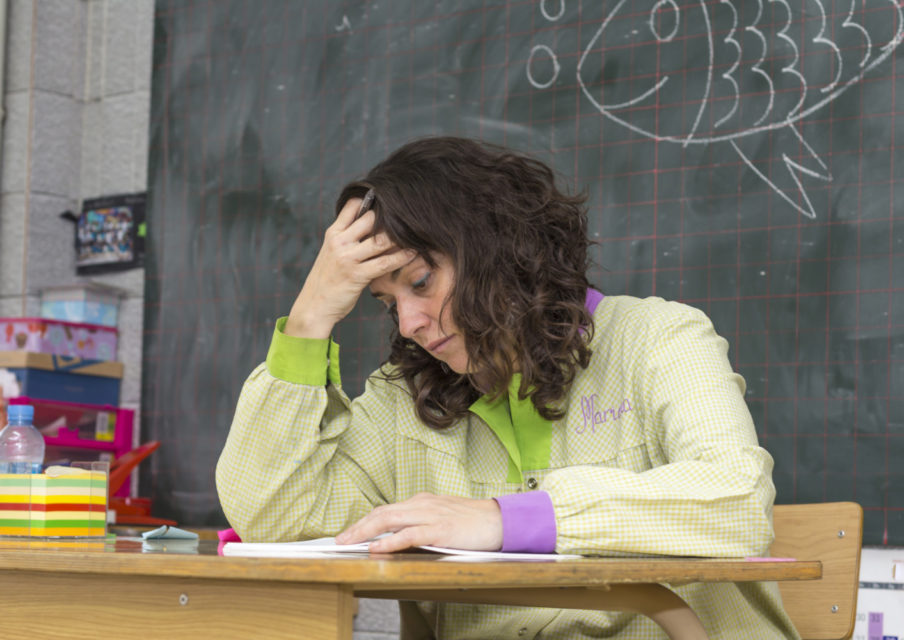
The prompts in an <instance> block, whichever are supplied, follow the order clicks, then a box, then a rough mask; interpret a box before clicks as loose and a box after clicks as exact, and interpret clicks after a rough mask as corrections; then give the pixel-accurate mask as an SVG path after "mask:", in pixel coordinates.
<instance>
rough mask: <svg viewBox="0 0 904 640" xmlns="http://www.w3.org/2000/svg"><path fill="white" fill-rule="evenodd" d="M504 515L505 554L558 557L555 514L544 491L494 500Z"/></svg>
mask: <svg viewBox="0 0 904 640" xmlns="http://www.w3.org/2000/svg"><path fill="white" fill-rule="evenodd" d="M494 500H496V502H497V504H498V505H499V510H500V511H501V512H502V551H510V552H513V553H515V552H521V553H555V550H556V513H555V511H554V510H553V508H552V498H550V497H549V494H548V493H546V492H545V491H530V492H528V493H513V494H511V495H507V496H499V497H498V498H494Z"/></svg>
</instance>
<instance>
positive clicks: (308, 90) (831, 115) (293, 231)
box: [142, 0, 904, 545]
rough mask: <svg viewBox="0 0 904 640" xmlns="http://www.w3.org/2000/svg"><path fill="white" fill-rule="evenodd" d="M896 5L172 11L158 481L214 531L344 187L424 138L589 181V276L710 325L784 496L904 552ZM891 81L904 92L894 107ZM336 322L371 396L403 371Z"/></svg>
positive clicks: (162, 20) (157, 344) (358, 328)
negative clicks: (242, 397) (242, 413)
mask: <svg viewBox="0 0 904 640" xmlns="http://www.w3.org/2000/svg"><path fill="white" fill-rule="evenodd" d="M902 14H904V9H902V8H901V6H900V5H899V3H897V2H893V1H891V0H806V1H805V2H795V1H791V0H787V1H786V0H771V1H769V2H766V1H765V0H763V1H762V2H760V1H759V0H751V1H747V0H743V1H742V0H724V1H723V2H702V1H699V0H647V1H640V0H637V1H634V2H629V1H626V0H604V1H595V2H590V1H589V0H581V1H579V0H549V1H545V2H544V1H540V0H534V1H520V2H515V1H512V2H500V1H494V0H481V1H478V0H462V1H460V2H448V1H443V0H436V1H432V2H414V1H409V2H401V1H399V2H388V1H385V0H384V1H383V2H375V1H373V0H371V1H364V0H348V1H342V2H338V1H333V0H321V1H319V2H315V1H313V0H312V1H290V0H255V1H253V2H252V1H251V0H247V1H238V0H234V1H231V2H227V1H224V2H215V3H210V2H200V1H193V2H185V1H179V2H176V1H175V0H169V1H168V0H159V1H158V3H157V7H156V22H155V38H154V70H153V90H152V114H151V145H150V154H149V156H150V165H149V170H150V174H149V175H150V184H149V205H148V214H147V217H148V256H147V286H146V291H147V305H146V309H147V311H146V318H145V350H144V363H145V370H144V376H143V380H144V381H143V397H142V403H143V418H142V434H143V437H145V438H147V439H150V438H153V439H158V440H161V441H162V442H163V446H162V447H161V448H160V450H159V452H158V453H157V454H155V458H154V462H153V464H152V465H150V466H149V467H148V469H146V470H145V471H144V476H143V481H144V485H143V486H145V487H149V491H150V492H151V493H152V497H153V498H154V500H155V504H156V505H157V509H158V512H159V513H161V514H164V515H172V516H174V517H176V518H177V519H179V520H180V522H183V523H185V524H221V523H223V522H224V521H223V517H222V514H221V513H220V511H219V509H218V507H217V501H216V495H215V492H214V483H213V468H214V464H215V462H216V459H217V456H218V454H219V452H220V449H221V447H222V444H223V442H224V440H225V437H226V433H227V430H228V428H229V424H230V419H231V416H232V411H233V408H234V405H235V400H236V398H237V395H238V392H239V389H240V387H241V384H242V381H243V379H244V377H245V376H246V375H247V374H248V373H249V372H250V370H251V369H252V368H253V367H254V366H255V365H256V364H257V363H258V362H260V361H262V360H263V358H264V356H265V354H266V349H267V345H268V343H269V338H270V334H271V332H272V329H273V323H274V321H275V320H276V318H277V317H279V316H280V315H285V314H286V313H287V312H288V310H289V307H290V306H291V303H292V301H293V299H294V297H295V295H296V294H297V292H298V290H299V288H300V286H301V283H302V282H303V280H304V277H305V274H306V273H307V271H308V269H309V268H310V266H311V263H312V261H313V259H314V257H315V255H316V252H317V249H318V247H319V243H320V240H321V238H322V234H323V231H324V230H325V228H326V227H327V226H328V224H329V223H330V221H331V219H332V217H333V205H334V200H335V198H336V196H337V195H338V191H339V188H340V187H341V186H342V185H343V184H344V183H346V182H347V181H349V180H351V179H353V178H355V177H358V176H360V175H361V174H363V173H364V172H365V171H366V170H367V169H368V168H369V167H370V166H371V165H373V164H374V163H375V162H377V161H378V160H380V159H382V158H383V157H384V156H385V155H386V154H387V153H388V152H389V151H391V150H392V149H394V148H396V147H398V146H399V145H401V144H403V143H405V142H407V141H409V140H410V139H412V138H414V137H417V136H422V135H426V134H437V133H442V134H454V135H465V136H474V137H479V138H483V139H485V140H489V141H492V142H497V143H502V144H505V145H508V146H511V147H514V148H517V149H520V150H522V151H526V152H529V153H531V154H533V155H535V156H536V157H538V158H540V159H541V160H544V161H546V162H548V163H549V164H551V165H552V166H554V167H555V168H556V169H557V171H559V172H560V173H561V175H562V177H563V182H564V183H565V184H566V185H568V186H569V187H570V188H572V189H574V190H586V191H587V193H588V195H589V197H590V199H589V206H590V220H591V232H592V235H593V239H594V240H595V241H596V245H595V247H594V252H593V257H594V261H595V266H594V269H593V272H592V280H593V281H594V282H595V284H596V285H597V286H598V287H599V288H600V289H602V290H603V291H604V292H606V293H610V294H615V293H630V294H633V295H637V296H648V295H657V296H662V297H665V298H670V299H676V300H681V301H684V302H687V303H689V304H691V305H694V306H697V307H699V308H701V309H703V310H704V311H706V312H707V313H708V314H709V315H710V316H711V317H712V319H713V321H714V323H715V325H716V328H717V330H718V331H719V332H720V333H721V334H722V335H724V336H725V337H726V338H727V339H728V340H729V342H730V344H731V352H730V357H731V359H732V363H733V365H734V366H735V368H736V369H737V370H738V371H740V372H741V373H742V374H743V375H744V377H745V378H746V380H747V383H748V388H747V400H748V403H749V406H750V408H751V410H752V412H753V414H754V417H755V420H756V423H757V428H758V430H759V434H760V438H761V442H762V443H763V444H764V446H766V447H767V448H768V449H769V450H770V452H771V453H772V454H773V456H774V458H775V461H776V467H775V481H776V485H777V487H778V502H782V503H789V502H811V501H825V500H856V501H858V502H860V503H861V504H862V505H863V507H864V509H865V513H866V525H865V541H866V543H869V544H883V543H885V544H897V545H900V544H904V476H902V471H901V468H902V465H901V461H902V460H904V418H902V416H904V410H902V409H904V406H902V404H904V401H902V397H904V342H902V339H901V336H902V333H904V289H902V287H904V267H902V264H904V220H902V214H901V213H900V211H901V210H902V208H904V206H902V205H904V178H902V176H904V172H902V168H904V112H902V111H901V109H900V105H901V104H902V102H904V76H902V74H901V68H902V66H901V65H902V63H904V62H902V56H904V53H902V51H904V48H901V47H899V45H900V43H901V40H902V32H904V15H902ZM899 89H900V91H899ZM387 332H388V326H387V324H386V318H385V316H384V314H383V313H382V311H381V310H380V309H378V308H376V306H375V304H374V303H373V302H372V301H362V302H361V303H360V304H359V308H357V309H356V310H355V313H354V315H353V316H352V317H350V318H349V319H348V320H347V321H346V322H345V323H344V324H343V325H341V326H340V328H339V330H338V335H337V339H338V340H339V342H340V343H341V344H342V347H343V359H342V363H341V364H342V369H343V379H344V381H345V384H346V386H347V387H348V388H349V389H350V390H352V391H358V390H360V389H361V388H362V385H363V379H364V377H365V376H366V375H367V374H368V373H369V372H370V371H371V370H373V369H374V368H375V367H376V366H377V365H378V363H379V362H380V360H381V358H382V357H383V356H385V355H386V352H385V346H384V345H385V339H384V338H385V335H386V334H387Z"/></svg>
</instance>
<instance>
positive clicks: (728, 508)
mask: <svg viewBox="0 0 904 640" xmlns="http://www.w3.org/2000/svg"><path fill="white" fill-rule="evenodd" d="M660 304H661V305H663V306H662V307H660V310H659V311H657V312H656V313H650V310H649V309H645V310H644V315H643V316H642V317H641V316H640V315H638V316H637V317H635V318H634V319H633V320H632V324H633V325H634V326H640V327H641V328H640V329H625V330H626V331H627V332H629V334H630V338H629V339H626V341H625V344H632V345H633V346H634V347H636V349H622V353H623V354H624V356H623V357H624V358H625V359H626V360H625V364H624V366H625V370H626V371H629V372H630V373H629V375H630V376H631V378H632V381H633V382H632V386H633V388H634V394H635V395H634V398H635V400H636V401H637V403H638V404H639V406H635V407H634V409H635V411H636V410H638V409H639V410H640V412H641V414H642V419H643V420H644V425H645V426H644V433H645V438H646V447H647V451H648V452H649V453H650V456H651V458H652V459H653V468H651V469H649V470H647V471H644V472H640V473H637V472H632V471H629V470H625V469H618V468H609V467H603V466H580V467H573V468H568V469H562V470H560V471H556V472H553V473H551V474H550V475H549V476H548V477H547V478H546V479H545V482H544V483H543V484H542V485H541V488H542V489H544V490H546V491H548V492H549V494H550V496H551V498H552V501H553V504H554V508H555V512H556V524H557V544H556V550H557V551H558V552H559V553H594V552H625V553H651V554H670V555H688V556H714V557H726V556H727V557H731V556H748V555H757V554H763V553H765V552H766V551H767V549H768V547H769V545H770V544H771V542H772V536H773V532H772V504H773V500H774V498H775V488H774V485H773V483H772V475H771V474H772V465H773V461H772V458H771V456H770V455H769V453H768V452H766V451H765V450H764V449H762V448H761V447H759V446H758V444H757V437H756V432H755V429H754V425H753V420H752V418H751V416H750V412H749V411H748V409H747V405H746V404H745V402H744V389H745V385H744V380H743V378H741V376H740V375H738V374H736V373H734V372H733V371H732V369H731V366H730V364H729V361H728V357H727V353H728V343H727V342H726V341H725V340H724V339H723V338H721V337H719V336H718V335H717V334H716V332H715V330H714V328H713V326H712V323H711V322H710V321H709V319H708V318H707V317H706V316H705V315H704V314H703V313H702V312H700V311H698V310H696V309H693V308H691V307H688V306H685V305H680V304H677V303H662V302H660ZM666 307H667V308H666ZM638 354H646V355H645V356H644V355H638ZM628 358H631V360H632V362H628V361H627V359H628Z"/></svg>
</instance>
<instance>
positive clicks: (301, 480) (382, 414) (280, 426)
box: [216, 318, 393, 542]
mask: <svg viewBox="0 0 904 640" xmlns="http://www.w3.org/2000/svg"><path fill="white" fill-rule="evenodd" d="M284 326H285V318H281V319H280V320H279V321H277V325H276V329H275V331H274V333H273V339H272V342H271V345H270V350H269V352H268V354H267V360H266V362H265V363H264V364H261V365H259V366H258V367H257V368H255V369H254V371H252V373H251V375H250V376H249V377H248V379H247V380H246V381H245V384H244V386H243V387H242V391H241V394H240V396H239V399H238V403H237V406H236V411H235V416H234V418H233V422H232V426H231V428H230V430H229V434H228V436H227V439H226V444H225V446H224V448H223V451H222V453H221V455H220V459H219V461H218V463H217V468H216V483H217V492H218V494H219V498H220V504H221V505H222V508H223V512H224V513H225V514H226V517H227V519H228V520H229V523H230V525H231V526H232V527H233V528H234V529H235V530H236V532H237V533H238V534H239V535H240V536H241V538H242V540H244V541H246V542H253V541H285V540H298V539H306V538H315V537H321V536H332V535H335V534H337V533H338V532H339V531H341V530H342V529H343V528H345V527H346V526H348V525H349V524H351V523H352V522H354V521H356V520H358V519H359V518H361V517H362V516H364V515H365V514H366V513H368V512H369V511H370V510H371V509H372V508H373V507H374V506H376V505H378V504H384V503H386V502H389V501H392V499H393V495H392V492H393V484H392V481H391V471H390V468H389V465H390V462H389V461H390V453H391V446H390V444H389V441H390V434H389V432H388V429H387V428H386V427H385V426H384V427H383V428H382V429H378V428H377V425H378V423H381V424H384V425H385V424H386V421H387V419H388V417H389V416H391V415H392V411H391V409H390V407H389V405H390V399H389V398H388V397H387V394H385V393H381V392H380V391H379V390H378V389H375V388H374V386H373V385H371V384H370V383H368V388H367V390H366V391H365V393H364V394H363V395H362V396H361V397H360V398H358V399H357V400H355V402H354V403H352V402H350V401H349V399H348V397H347V396H346V395H345V393H344V392H343V391H342V387H341V381H340V378H339V347H338V345H337V344H336V343H334V342H332V341H331V340H315V339H305V338H295V337H291V336H287V335H285V334H284V333H283V332H282V329H283V327H284ZM349 434H354V437H349ZM327 507H329V508H327Z"/></svg>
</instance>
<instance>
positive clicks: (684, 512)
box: [216, 296, 798, 640]
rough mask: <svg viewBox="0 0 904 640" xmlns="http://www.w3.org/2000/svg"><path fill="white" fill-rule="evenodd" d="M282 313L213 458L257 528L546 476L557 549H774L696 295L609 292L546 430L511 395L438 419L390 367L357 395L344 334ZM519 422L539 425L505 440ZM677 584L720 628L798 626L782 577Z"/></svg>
mask: <svg viewBox="0 0 904 640" xmlns="http://www.w3.org/2000/svg"><path fill="white" fill-rule="evenodd" d="M284 323H285V320H284V319H282V320H280V321H279V322H278V323H277V328H276V331H275V332H274V336H273V342H272V344H271V347H270V352H269V354H268V356H267V362H266V363H265V364H262V365H260V366H258V367H257V368H256V369H255V370H254V371H253V372H252V373H251V375H250V376H249V378H248V380H247V381H246V383H245V386H244V388H243V389H242V393H241V396H240V398H239V401H238V407H237V409H236V413H235V418H234V421H233V424H232V427H231V429H230V432H229V436H228V439H227V441H226V445H225V448H224V449H223V453H222V455H221V457H220V460H219V463H218V465H217V472H216V479H217V488H218V491H219V495H220V501H221V503H222V506H223V510H224V512H225V513H226V516H227V518H228V519H229V522H230V524H231V525H232V526H233V527H234V528H235V530H236V531H237V533H238V534H239V535H240V536H241V537H242V539H243V540H245V541H248V542H253V541H286V540H298V539H305V538H316V537H321V536H334V535H336V534H337V533H339V532H340V531H341V530H343V529H344V528H345V527H347V526H348V525H350V524H351V523H353V522H355V521H356V520H358V519H359V518H361V517H362V516H364V515H365V514H367V513H368V512H369V511H370V510H371V509H372V508H373V507H374V506H376V505H381V504H386V503H392V502H398V501H401V500H405V499H406V498H409V497H411V496H413V495H414V494H416V493H418V492H421V491H427V492H431V493H435V494H443V495H455V496H464V497H471V498H492V497H496V496H501V495H506V494H510V493H514V492H519V491H529V490H531V489H533V488H536V489H538V490H543V491H546V492H548V493H549V495H550V497H551V499H552V503H553V507H554V510H555V518H556V527H557V534H558V535H557V541H556V551H557V552H558V553H579V554H607V555H619V554H633V553H642V554H667V555H683V556H713V557H733V556H754V555H764V554H766V553H767V552H768V549H769V545H770V544H771V542H772V535H773V534H772V504H773V499H774V497H775V488H774V485H773V484H772V479H771V472H772V464H773V462H772V458H771V457H770V455H769V454H768V453H767V452H766V451H765V450H764V449H762V448H760V447H759V446H758V444H757V438H756V432H755V430H754V426H753V421H752V419H751V416H750V412H749V411H748V409H747V406H746V405H745V403H744V388H745V385H744V381H743V379H742V378H741V376H739V375H738V374H736V373H734V372H733V371H732V369H731V366H730V364H729V362H728V358H727V351H728V343H727V342H726V341H725V340H724V339H723V338H721V337H719V336H718V335H717V334H716V333H715V331H714V329H713V326H712V323H711V322H710V321H709V319H708V318H707V317H706V316H705V315H704V314H703V313H702V312H700V311H698V310H696V309H693V308H692V307H689V306H685V305H682V304H679V303H675V302H665V301H663V300H661V299H659V298H647V299H642V300H641V299H637V298H632V297H628V296H609V297H606V298H605V299H603V301H602V302H600V304H599V305H598V306H597V308H596V310H595V312H594V333H593V339H592V342H591V348H592V349H593V359H592V362H591V364H590V366H589V367H588V368H587V369H586V370H583V371H581V372H580V373H579V374H578V376H577V378H576V379H575V381H574V383H573V385H572V388H571V390H570V392H569V395H568V397H567V399H566V400H565V403H564V406H565V408H566V415H565V417H564V418H563V419H562V420H558V421H555V422H552V423H546V425H547V428H546V429H545V431H546V436H545V438H544V437H543V434H542V433H539V432H537V430H536V427H537V422H536V420H537V419H538V418H539V416H536V415H533V417H531V411H530V410H529V408H525V406H524V405H525V402H524V401H520V400H519V399H518V398H517V394H513V393H512V392H510V393H509V397H508V398H506V397H503V398H501V399H500V400H499V402H501V403H502V405H501V407H500V406H495V405H493V403H488V401H487V399H486V398H482V399H480V400H478V401H477V402H476V403H475V407H473V409H474V411H472V412H471V413H469V414H468V416H467V417H465V418H463V419H462V420H460V421H459V422H457V423H456V424H454V425H453V426H451V427H449V428H447V429H445V430H439V431H438V430H433V429H430V428H428V427H426V426H425V425H424V424H423V423H421V421H420V420H418V418H417V415H416V413H415V410H414V405H413V402H412V400H411V397H410V396H409V394H408V392H407V390H406V389H405V388H403V386H401V385H400V384H399V383H393V382H388V381H386V380H384V379H383V378H382V377H381V376H380V375H379V373H377V374H374V375H373V376H372V377H371V378H370V380H369V381H368V383H367V385H366V389H365V391H364V393H363V394H362V395H361V396H360V397H358V398H356V399H355V400H350V399H349V398H348V397H347V396H346V395H345V393H344V392H343V390H342V385H341V381H340V378H339V366H338V362H339V358H338V346H337V345H336V344H335V343H332V342H331V341H329V340H308V339H299V338H293V337H290V336H286V335H285V334H283V333H282V332H281V328H282V327H283V326H284ZM506 405H507V408H508V410H506ZM534 414H535V412H534ZM481 416H482V417H481ZM520 416H524V417H523V418H521V417H520ZM487 420H489V421H490V422H494V423H496V424H488V422H487ZM522 422H524V423H525V424H526V425H528V426H529V429H527V431H528V432H530V433H533V434H535V435H533V436H531V437H530V438H520V439H519V438H518V437H514V438H511V437H505V434H511V433H513V432H514V433H515V434H516V435H517V434H518V432H519V427H520V426H521V423H522ZM537 441H539V444H537ZM519 443H520V444H519ZM522 453H524V455H522ZM538 460H539V461H540V462H538ZM544 463H545V464H544ZM674 590H675V591H676V592H677V593H678V594H679V595H680V596H681V597H682V598H684V599H685V600H686V601H687V602H688V603H689V604H690V605H691V607H693V609H694V610H695V611H696V612H697V614H698V616H699V617H700V619H701V621H702V622H703V626H704V627H705V628H706V631H707V632H708V634H709V637H710V638H713V639H728V638H731V639H739V640H748V639H756V640H768V639H773V638H798V635H797V633H796V632H795V631H794V629H793V626H792V624H791V622H790V620H789V619H788V616H787V615H786V613H785V612H784V610H783V608H782V605H781V599H780V596H779V592H778V589H777V586H776V585H775V583H737V584H735V583H709V584H700V583H698V584H690V585H684V586H680V587H676V588H675V589H674ZM402 610H403V637H406V638H408V637H411V638H414V637H418V638H420V637H436V638H441V639H442V640H455V639H459V638H461V639H465V638H467V639H470V640H474V639H478V638H487V639H490V638H492V639H498V638H508V637H518V638H543V639H552V638H555V639H561V640H580V639H585V638H632V639H645V638H657V639H659V638H664V637H665V636H664V634H663V632H662V631H661V630H660V629H659V627H657V626H656V625H655V624H654V623H653V622H652V621H650V620H648V619H647V618H645V617H643V616H639V615H634V614H629V613H619V612H612V613H603V612H594V611H573V610H557V609H530V608H522V607H509V606H484V605H461V604H435V603H419V604H417V605H416V606H415V605H403V606H402Z"/></svg>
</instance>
